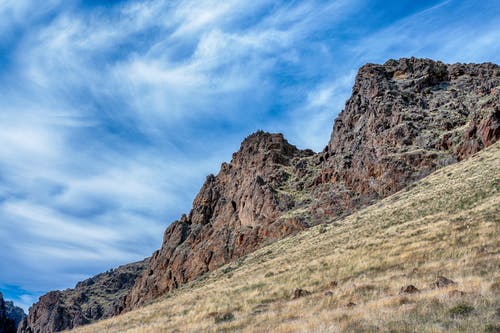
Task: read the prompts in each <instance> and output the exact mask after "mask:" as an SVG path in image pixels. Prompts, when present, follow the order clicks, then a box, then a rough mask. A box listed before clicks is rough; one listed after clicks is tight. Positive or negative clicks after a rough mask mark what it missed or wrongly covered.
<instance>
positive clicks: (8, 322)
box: [0, 293, 24, 333]
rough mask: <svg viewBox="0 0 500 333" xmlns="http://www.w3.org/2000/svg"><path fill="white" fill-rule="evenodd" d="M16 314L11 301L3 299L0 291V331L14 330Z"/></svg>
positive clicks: (1, 332) (0, 332)
mask: <svg viewBox="0 0 500 333" xmlns="http://www.w3.org/2000/svg"><path fill="white" fill-rule="evenodd" d="M16 308H17V307H16ZM17 309H19V308H17ZM21 312H22V309H21ZM16 314H17V310H16V309H15V308H14V306H13V304H12V302H6V301H5V300H4V299H3V295H2V293H0V333H15V332H16V328H17V324H18V322H16V320H17V317H16ZM22 315H24V312H22Z"/></svg>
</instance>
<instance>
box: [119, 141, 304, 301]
mask: <svg viewBox="0 0 500 333" xmlns="http://www.w3.org/2000/svg"><path fill="white" fill-rule="evenodd" d="M312 155H313V152H312V151H310V150H299V149H297V148H296V147H295V146H293V145H291V144H289V143H288V142H287V141H286V140H285V139H284V138H283V135H281V134H269V133H264V132H257V133H255V134H252V135H250V136H249V137H247V138H246V139H245V140H244V141H243V143H242V144H241V148H240V150H239V151H238V152H237V153H235V154H234V155H233V158H232V160H231V163H229V164H228V163H224V164H222V167H221V170H220V172H219V174H218V175H217V176H214V175H210V176H208V177H207V179H206V181H205V183H204V184H203V186H202V188H201V190H200V192H199V194H198V195H197V196H196V198H195V200H194V202H193V209H192V210H191V212H190V213H189V215H187V216H186V215H184V216H183V217H182V218H181V220H180V221H176V222H174V223H173V224H172V225H171V226H170V227H169V228H168V229H167V230H166V231H165V235H164V237H163V246H162V248H161V249H160V250H159V251H157V252H155V253H154V254H153V256H152V258H151V262H150V264H149V266H148V269H147V271H146V272H145V273H144V274H143V275H142V277H141V278H140V279H139V280H138V281H137V282H136V285H135V287H134V289H133V290H132V291H131V293H130V294H129V295H128V296H127V298H126V306H127V307H128V308H132V307H135V306H138V305H141V304H144V303H146V302H148V301H150V300H152V299H154V298H156V297H158V296H160V295H162V294H164V293H166V292H168V291H169V290H172V289H173V288H176V287H178V286H179V285H180V284H183V283H185V282H187V281H190V280H192V279H194V278H197V277H200V276H201V275H202V274H204V273H206V272H208V271H211V270H213V269H215V268H217V267H219V266H221V265H223V264H225V263H227V262H229V261H232V260H234V259H235V258H239V257H241V256H242V255H244V254H246V253H249V252H251V251H253V250H255V249H256V248H258V247H259V246H261V245H262V244H263V243H264V242H270V241H273V240H276V239H280V238H283V237H285V236H287V235H290V234H291V233H293V232H296V231H298V230H301V229H304V228H306V227H307V224H306V223H305V221H302V220H297V219H294V218H290V219H280V216H281V215H283V212H284V211H286V210H287V209H288V207H287V205H286V203H285V202H282V201H281V200H280V194H279V192H278V191H277V189H278V188H279V187H281V186H282V185H283V184H284V182H285V181H286V177H285V175H286V171H285V170H286V169H287V168H290V167H292V166H293V165H295V164H296V163H298V162H299V161H300V159H301V158H304V157H307V156H312Z"/></svg>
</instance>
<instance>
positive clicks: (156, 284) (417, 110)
mask: <svg viewBox="0 0 500 333" xmlns="http://www.w3.org/2000/svg"><path fill="white" fill-rule="evenodd" d="M499 99H500V72H499V68H498V66H497V65H495V64H490V63H485V64H478V65H476V64H454V65H446V64H443V63H441V62H435V61H432V60H428V59H415V58H410V59H400V60H399V61H395V60H390V61H388V62H386V63H385V64H384V65H374V64H368V65H365V66H363V67H362V68H361V69H360V70H359V72H358V75H357V76H356V80H355V84H354V87H353V93H352V96H351V98H350V99H349V100H348V101H347V103H346V106H345V109H344V110H343V111H342V112H341V113H340V115H339V117H338V118H337V119H336V120H335V123H334V128H333V133H332V136H331V139H330V142H329V143H328V145H327V147H326V148H325V150H324V151H323V152H321V153H318V154H314V153H313V152H312V151H310V150H299V149H297V148H296V147H295V146H293V145H291V144H289V143H288V142H287V141H286V140H285V139H284V138H283V136H282V135H281V134H269V133H264V132H257V133H255V134H252V135H250V136H249V137H247V138H246V139H245V140H244V141H243V143H242V144H241V148H240V150H239V151H238V152H237V153H235V154H234V155H233V158H232V160H231V162H230V163H223V164H222V166H221V170H220V172H219V174H218V175H217V176H214V175H210V176H208V177H207V179H206V181H205V183H204V184H203V186H202V188H201V190H200V192H199V194H198V195H197V196H196V198H195V200H194V202H193V207H192V210H191V212H190V213H189V214H188V215H183V216H182V218H181V219H180V220H179V221H175V222H174V223H172V224H171V225H170V226H169V227H168V228H167V230H166V231H165V234H164V237H163V244H162V247H161V249H160V250H158V251H156V252H155V253H154V254H153V256H152V258H151V259H150V261H149V264H147V265H146V268H144V270H142V269H140V270H138V271H137V274H139V273H140V272H142V274H141V276H140V277H139V278H137V279H136V280H135V283H134V286H133V288H132V289H131V290H130V292H129V293H128V294H127V292H128V290H129V289H130V287H131V285H129V284H126V285H125V286H124V287H123V290H122V291H121V292H120V295H125V294H127V296H126V297H125V299H124V303H123V304H122V303H121V302H119V303H118V304H117V306H114V307H113V310H109V311H108V310H106V311H105V312H106V315H103V314H102V312H103V311H100V310H98V309H99V308H98V307H96V306H95V305H94V306H89V304H91V303H90V301H89V300H88V299H86V298H85V295H87V292H88V290H91V289H92V287H91V285H87V284H85V283H84V284H83V285H81V287H80V288H79V287H78V286H77V288H76V289H75V290H73V291H72V293H70V295H72V296H71V297H68V296H65V295H67V294H66V292H67V291H65V292H54V293H49V294H47V295H45V296H43V297H42V298H41V299H40V302H39V303H37V304H35V305H34V306H33V308H32V309H30V315H29V318H28V323H27V324H29V325H30V326H31V327H32V328H34V332H53V331H57V330H60V329H62V328H69V327H73V326H76V325H81V324H85V323H87V322H89V321H91V320H97V319H100V318H104V317H106V316H110V315H113V314H116V313H118V312H119V311H121V308H122V305H123V306H124V307H125V309H132V308H135V307H137V306H140V305H143V304H145V303H148V302H150V301H152V300H154V299H155V298H157V297H159V296H161V295H163V294H165V293H166V292H168V291H170V290H172V289H174V288H177V287H178V286H179V285H181V284H183V283H186V282H188V281H191V280H194V279H196V278H199V277H200V276H202V275H203V274H204V273H206V272H208V271H211V270H214V269H216V268H217V267H220V266H221V265H223V264H225V263H228V262H230V261H233V260H235V259H237V258H239V257H241V256H243V255H245V254H247V253H249V252H252V251H254V250H255V249H257V248H259V247H261V246H263V245H265V244H266V243H267V242H271V241H274V240H277V239H281V238H283V237H286V236H288V235H290V234H293V233H296V232H298V231H300V230H303V229H304V228H307V227H309V226H310V225H311V224H316V223H324V222H328V221H331V220H333V219H336V218H339V217H341V216H343V215H346V214H349V213H350V212H352V211H353V210H355V209H358V208H360V207H363V206H366V205H368V204H371V203H373V202H375V201H376V200H378V199H380V198H383V197H386V196H388V195H390V194H392V193H395V192H397V191H398V190H400V189H402V188H404V187H405V186H407V185H409V184H410V183H412V182H414V181H416V180H418V179H420V178H422V177H425V176H426V175H428V174H429V173H431V172H432V171H434V170H435V169H437V168H439V167H441V166H445V165H448V164H451V163H454V162H456V161H459V160H461V159H464V158H467V157H468V156H470V155H471V154H474V153H475V152H477V151H479V150H481V149H482V148H484V147H487V146H489V145H491V144H493V143H494V142H496V141H497V140H498V138H499V136H500V111H499ZM305 121H307V119H305ZM142 267H144V266H142ZM103 281H104V282H103V283H102V284H101V287H100V288H104V289H106V288H107V284H108V282H106V281H108V280H107V279H105V280H103ZM130 281H132V280H130ZM89 288H90V289H89ZM76 290H80V291H81V293H82V296H81V297H82V298H80V296H79V295H80V294H79V293H75V292H74V291H76ZM122 292H123V293H122ZM113 295H114V294H113ZM87 297H88V295H87ZM120 297H121V296H120ZM89 299H90V298H89ZM115 299H117V298H116V297H114V298H111V301H110V303H112V302H113V300H115ZM119 299H121V298H119ZM82 304H83V305H82ZM99 304H101V307H104V306H105V304H107V303H99ZM84 308H85V311H83V309H84Z"/></svg>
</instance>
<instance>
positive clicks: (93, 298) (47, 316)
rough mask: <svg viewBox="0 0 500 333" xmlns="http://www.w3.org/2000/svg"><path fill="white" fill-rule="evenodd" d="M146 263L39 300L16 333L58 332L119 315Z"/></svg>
mask: <svg viewBox="0 0 500 333" xmlns="http://www.w3.org/2000/svg"><path fill="white" fill-rule="evenodd" d="M147 262H148V261H147V260H144V261H141V262H137V263H133V264H128V265H124V266H121V267H118V268H116V269H113V270H110V271H108V272H106V273H101V274H98V275H96V276H94V277H92V278H90V279H87V280H85V281H82V282H79V283H78V284H77V285H76V287H75V288H74V289H66V290H64V291H51V292H49V293H47V294H45V295H43V296H41V297H40V299H39V301H38V302H37V303H35V304H33V306H32V307H31V308H30V310H29V315H28V318H27V320H25V321H23V322H22V323H21V325H19V328H18V333H50V332H59V331H63V330H66V329H71V328H73V327H75V326H80V325H85V324H88V323H91V322H92V321H96V320H100V319H104V318H108V317H111V316H113V315H115V314H118V313H120V311H122V309H123V300H124V296H125V295H126V294H127V292H128V291H129V290H130V289H131V288H132V286H133V285H134V282H135V279H136V278H137V277H138V276H139V275H140V274H141V273H142V271H143V270H144V268H145V267H146V265H147Z"/></svg>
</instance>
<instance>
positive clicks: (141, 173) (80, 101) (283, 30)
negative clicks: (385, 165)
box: [0, 0, 500, 309]
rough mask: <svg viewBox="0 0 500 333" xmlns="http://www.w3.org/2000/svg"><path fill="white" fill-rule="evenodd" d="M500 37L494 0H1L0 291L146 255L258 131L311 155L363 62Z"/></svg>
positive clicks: (18, 295)
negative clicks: (274, 134)
mask: <svg viewBox="0 0 500 333" xmlns="http://www.w3.org/2000/svg"><path fill="white" fill-rule="evenodd" d="M499 40H500V2H498V1H495V0H491V1H475V0H474V1H472V0H471V1H459V0H447V1H442V0H441V1H439V0H436V1H430V0H421V1H413V0H398V1H388V0H384V1H378V0H373V1H369V0H332V1H327V0H323V1H319V0H302V1H278V0H273V1H270V0H252V1H246V0H225V1H219V0H169V1H167V0H165V1H163V0H149V1H135V0H128V1H127V0H122V1H120V0H115V1H97V0H93V1H84V0H80V1H77V0H45V1H43V2H41V1H36V0H32V1H30V0H0V244H1V248H0V291H1V292H3V293H4V296H5V297H6V298H7V299H12V300H14V301H15V302H16V304H18V305H20V306H22V307H23V308H24V309H27V308H28V307H29V306H30V305H31V303H33V302H34V301H36V300H37V299H38V297H39V296H40V295H42V294H44V293H45V292H47V291H49V290H54V289H65V288H69V287H73V286H74V285H75V283H76V282H77V281H80V280H82V279H85V278H87V277H89V276H92V275H94V274H96V273H99V272H102V271H106V270H108V269H110V268H112V267H115V266H118V265H120V264H125V263H128V262H132V261H136V260H140V259H142V258H145V257H147V256H149V255H150V254H151V253H152V252H153V251H154V250H156V249H158V248H159V247H160V246H161V240H162V235H163V231H164V230H165V228H166V227H167V226H168V225H169V224H170V223H171V222H172V221H174V220H176V219H178V218H179V217H180V216H181V214H182V213H187V212H189V209H190V207H191V203H192V200H193V199H194V197H195V195H196V193H197V192H198V190H199V188H200V187H201V185H202V183H203V181H204V179H205V177H206V175H207V174H209V173H217V172H218V170H219V168H220V164H221V163H222V162H224V161H229V160H230V158H231V154H232V153H233V152H234V151H236V150H237V149H238V148H239V144H240V142H241V141H242V139H243V138H244V137H246V136H247V135H249V134H250V133H252V132H254V131H256V130H258V129H263V130H265V131H270V132H281V133H284V135H285V137H286V138H287V139H288V140H289V141H290V142H291V143H293V144H295V145H297V146H298V147H300V148H312V149H313V150H315V151H321V150H322V149H323V147H324V146H325V145H326V144H327V142H328V139H329V136H330V134H331V128H332V125H333V120H334V118H335V117H336V115H338V113H339V112H340V111H341V110H342V108H343V105H344V103H345V101H346V99H347V98H348V97H349V95H350V92H351V88H352V84H353V82H354V77H355V75H356V71H357V69H358V68H359V67H360V66H361V65H363V64H365V63H368V62H371V63H384V62H385V61H386V60H388V59H390V58H394V59H397V58H400V57H410V56H416V57H426V58H433V59H437V60H442V61H444V62H447V63H454V62H485V61H490V62H495V63H498V62H499V60H500V59H499V58H500V43H499V42H498V41H499Z"/></svg>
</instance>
